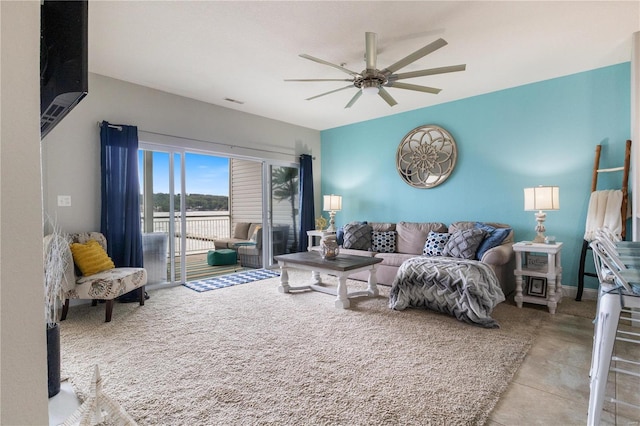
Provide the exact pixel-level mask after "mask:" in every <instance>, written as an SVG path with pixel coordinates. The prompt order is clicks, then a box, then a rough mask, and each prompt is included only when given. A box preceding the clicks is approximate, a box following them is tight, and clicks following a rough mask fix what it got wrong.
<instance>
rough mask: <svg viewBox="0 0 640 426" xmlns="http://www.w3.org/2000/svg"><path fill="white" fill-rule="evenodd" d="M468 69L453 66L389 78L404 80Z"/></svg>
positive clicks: (461, 66)
mask: <svg viewBox="0 0 640 426" xmlns="http://www.w3.org/2000/svg"><path fill="white" fill-rule="evenodd" d="M465 69H467V66H466V65H464V64H463V65H451V66H448V67H440V68H431V69H428V70H421V71H411V72H403V73H400V74H393V75H390V76H389V79H390V80H394V81H395V80H402V79H404V78H413V77H424V76H425V75H436V74H446V73H448V72H458V71H464V70H465Z"/></svg>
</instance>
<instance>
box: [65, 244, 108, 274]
mask: <svg viewBox="0 0 640 426" xmlns="http://www.w3.org/2000/svg"><path fill="white" fill-rule="evenodd" d="M71 253H72V254H73V261H74V262H75V264H76V265H77V266H78V268H79V269H80V272H82V275H84V276H85V277H86V276H89V275H93V274H97V273H98V272H102V271H106V270H108V269H113V268H115V267H116V265H114V263H113V261H112V260H111V258H110V257H109V255H108V254H107V252H105V251H104V249H103V248H102V246H101V245H100V243H98V242H97V241H96V240H90V241H89V242H87V243H86V244H82V243H72V244H71Z"/></svg>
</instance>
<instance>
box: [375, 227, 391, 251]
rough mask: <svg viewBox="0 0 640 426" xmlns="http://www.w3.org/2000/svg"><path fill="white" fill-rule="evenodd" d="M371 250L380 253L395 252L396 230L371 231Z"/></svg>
mask: <svg viewBox="0 0 640 426" xmlns="http://www.w3.org/2000/svg"><path fill="white" fill-rule="evenodd" d="M371 251H375V252H378V253H395V251H396V233H395V231H385V232H382V231H373V232H372V233H371Z"/></svg>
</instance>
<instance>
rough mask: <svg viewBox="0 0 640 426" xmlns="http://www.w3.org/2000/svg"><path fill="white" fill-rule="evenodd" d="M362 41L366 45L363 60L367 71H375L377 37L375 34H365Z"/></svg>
mask: <svg viewBox="0 0 640 426" xmlns="http://www.w3.org/2000/svg"><path fill="white" fill-rule="evenodd" d="M364 41H365V45H366V51H365V59H366V62H367V69H368V70H375V69H376V62H377V60H378V59H377V58H378V35H377V34H376V33H365V35H364Z"/></svg>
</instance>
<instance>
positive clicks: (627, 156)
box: [576, 140, 631, 302]
mask: <svg viewBox="0 0 640 426" xmlns="http://www.w3.org/2000/svg"><path fill="white" fill-rule="evenodd" d="M601 150H602V145H596V156H595V160H594V162H593V174H592V175H591V192H592V193H593V192H595V191H596V189H597V187H598V175H599V174H600V173H609V172H622V188H621V190H622V206H621V207H620V217H621V218H622V231H621V233H620V234H621V237H622V239H623V240H624V239H625V237H626V234H627V208H628V205H629V167H630V165H631V141H630V140H628V141H627V142H626V147H625V152H624V165H623V166H621V167H613V168H610V169H601V168H600V151H601ZM587 250H591V247H589V241H587V240H583V241H582V250H581V252H580V266H579V268H578V293H577V295H576V300H577V301H578V302H579V301H581V300H582V292H583V290H584V277H585V276H587V277H597V275H596V273H595V272H586V271H585V270H584V262H585V259H586V257H587Z"/></svg>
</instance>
